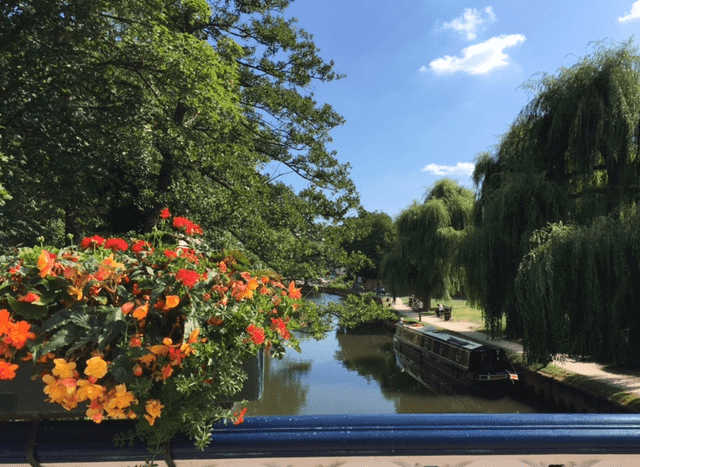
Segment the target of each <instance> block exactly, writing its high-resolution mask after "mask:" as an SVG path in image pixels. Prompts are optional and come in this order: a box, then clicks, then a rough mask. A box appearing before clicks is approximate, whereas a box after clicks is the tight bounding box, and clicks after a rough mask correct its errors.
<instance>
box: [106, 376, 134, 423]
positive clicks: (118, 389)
mask: <svg viewBox="0 0 721 467" xmlns="http://www.w3.org/2000/svg"><path fill="white" fill-rule="evenodd" d="M137 403H138V400H137V399H136V398H135V396H134V395H133V393H132V392H128V391H127V390H126V389H125V384H118V385H117V386H115V393H114V394H112V397H111V399H110V400H109V401H108V403H107V405H106V406H105V407H106V410H107V409H108V408H110V409H124V408H127V407H130V405H131V404H137ZM108 413H110V412H108ZM111 416H112V415H111Z"/></svg>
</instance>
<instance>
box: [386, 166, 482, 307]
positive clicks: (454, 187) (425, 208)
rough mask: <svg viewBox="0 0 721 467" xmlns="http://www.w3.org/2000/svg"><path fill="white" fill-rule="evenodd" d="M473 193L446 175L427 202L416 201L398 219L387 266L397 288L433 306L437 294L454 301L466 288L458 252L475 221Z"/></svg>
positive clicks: (389, 280)
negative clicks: (458, 293) (432, 302)
mask: <svg viewBox="0 0 721 467" xmlns="http://www.w3.org/2000/svg"><path fill="white" fill-rule="evenodd" d="M473 199H474V194H473V191H471V190H469V189H467V188H464V187H462V186H460V185H458V183H456V182H454V181H452V180H449V179H443V180H440V181H438V182H436V183H435V185H433V187H431V189H430V191H429V192H428V194H427V195H426V198H425V200H424V202H423V204H418V203H414V204H413V205H411V206H410V207H409V208H407V209H406V210H404V211H403V212H401V214H400V215H399V216H398V218H397V219H396V221H395V226H396V240H395V243H394V245H393V249H392V250H391V252H390V254H388V255H387V256H386V257H385V258H384V260H383V263H382V266H381V275H382V277H383V279H384V281H386V283H388V284H389V285H390V286H391V288H392V289H393V290H394V291H400V290H406V289H409V290H412V291H413V292H414V294H415V295H416V296H417V297H419V298H421V300H422V301H423V306H424V308H425V309H428V308H429V306H430V302H431V298H438V299H448V298H450V296H451V295H452V294H454V293H456V292H458V291H460V290H461V288H462V281H463V275H462V274H461V268H460V267H459V266H458V263H457V252H458V248H459V245H460V243H461V241H462V239H463V238H464V236H465V229H466V227H467V226H468V225H469V224H470V221H471V211H472V208H473Z"/></svg>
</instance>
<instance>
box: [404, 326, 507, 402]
mask: <svg viewBox="0 0 721 467" xmlns="http://www.w3.org/2000/svg"><path fill="white" fill-rule="evenodd" d="M393 348H394V350H395V353H396V360H397V362H398V364H399V366H400V367H401V368H402V369H403V370H405V371H406V372H407V373H409V374H410V375H411V376H413V377H414V378H415V379H417V380H419V381H420V382H421V383H423V384H424V385H426V386H428V387H429V388H431V389H432V390H434V391H435V392H440V393H451V394H457V393H471V394H476V395H481V396H485V397H489V396H497V395H503V394H504V393H505V392H506V391H507V390H508V389H510V387H511V385H512V384H513V383H514V382H515V381H517V380H518V374H517V373H516V370H515V369H514V368H513V365H512V364H511V362H510V361H509V360H508V357H507V355H506V352H505V350H503V349H502V348H500V347H498V346H495V345H491V344H481V343H479V342H475V341H471V340H468V339H464V338H462V337H459V336H455V335H452V334H449V333H447V332H444V331H443V330H441V329H438V328H435V327H432V326H427V327H421V326H419V325H412V324H408V323H404V322H402V321H401V322H399V323H398V324H397V325H396V332H395V335H394V336H393Z"/></svg>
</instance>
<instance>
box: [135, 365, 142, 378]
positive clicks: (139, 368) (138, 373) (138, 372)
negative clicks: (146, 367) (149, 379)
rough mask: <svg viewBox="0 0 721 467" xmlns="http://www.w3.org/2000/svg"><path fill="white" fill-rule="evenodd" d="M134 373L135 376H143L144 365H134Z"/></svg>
mask: <svg viewBox="0 0 721 467" xmlns="http://www.w3.org/2000/svg"><path fill="white" fill-rule="evenodd" d="M133 374H134V375H135V376H137V377H138V378H140V377H141V376H143V367H142V366H140V365H137V364H136V365H135V366H133Z"/></svg>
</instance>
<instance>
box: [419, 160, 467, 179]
mask: <svg viewBox="0 0 721 467" xmlns="http://www.w3.org/2000/svg"><path fill="white" fill-rule="evenodd" d="M475 168H476V166H475V165H473V164H471V163H470V162H459V163H457V164H456V165H438V164H428V165H427V166H425V167H423V171H424V172H430V173H432V174H434V175H438V176H439V177H448V176H454V177H459V178H465V177H470V176H471V175H472V174H473V170H474V169H475Z"/></svg>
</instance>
